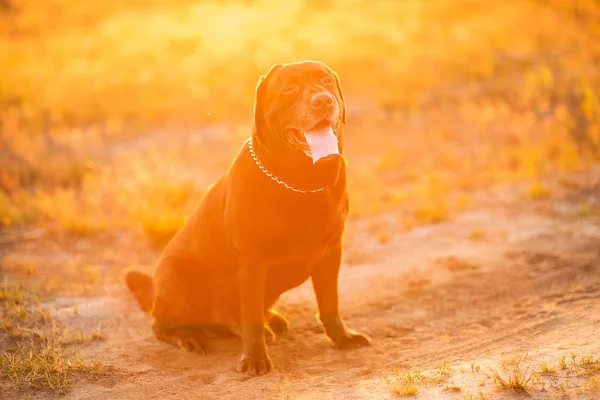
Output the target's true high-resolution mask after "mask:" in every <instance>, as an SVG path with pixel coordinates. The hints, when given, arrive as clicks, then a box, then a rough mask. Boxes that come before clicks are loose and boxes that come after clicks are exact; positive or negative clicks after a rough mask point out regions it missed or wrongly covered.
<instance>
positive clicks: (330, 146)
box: [304, 126, 340, 164]
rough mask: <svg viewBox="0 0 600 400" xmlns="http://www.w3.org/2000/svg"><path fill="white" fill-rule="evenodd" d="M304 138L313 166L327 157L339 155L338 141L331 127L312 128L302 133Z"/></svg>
mask: <svg viewBox="0 0 600 400" xmlns="http://www.w3.org/2000/svg"><path fill="white" fill-rule="evenodd" d="M304 137H306V143H308V146H309V147H310V154H311V155H312V159H313V164H314V163H316V162H317V161H319V160H320V159H321V158H325V157H327V156H329V155H332V154H340V150H339V149H338V141H337V138H336V137H335V134H334V133H333V129H331V126H323V127H318V128H313V129H311V130H310V131H307V132H304Z"/></svg>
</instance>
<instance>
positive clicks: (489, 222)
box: [0, 191, 600, 400]
mask: <svg viewBox="0 0 600 400" xmlns="http://www.w3.org/2000/svg"><path fill="white" fill-rule="evenodd" d="M598 196H599V193H598V191H596V192H590V193H586V194H580V195H578V196H576V197H572V198H566V199H564V200H561V201H557V202H554V203H548V204H546V206H545V207H543V208H542V211H540V205H539V203H533V202H532V203H522V202H521V203H511V202H509V203H508V204H507V203H506V202H504V204H502V203H501V202H500V201H498V200H494V199H493V198H491V200H489V201H488V202H487V204H485V206H482V207H475V208H473V209H472V210H471V211H469V212H467V213H465V214H463V215H461V216H460V217H459V218H458V219H456V220H455V221H453V222H447V223H442V224H438V225H433V226H428V227H423V228H419V229H415V230H412V231H410V232H398V233H396V234H394V235H391V236H390V238H389V240H388V241H387V242H385V243H384V244H382V243H380V242H379V241H378V240H375V239H373V238H372V237H370V236H369V234H368V228H367V227H368V226H369V224H371V223H372V221H370V220H369V219H362V220H356V221H353V222H352V223H351V224H350V226H349V228H348V243H347V246H346V247H347V251H346V263H345V265H344V267H343V272H342V275H341V278H340V292H341V299H342V310H343V313H344V315H345V316H346V319H347V322H348V323H349V324H350V325H351V326H353V327H355V328H356V329H359V330H362V331H364V332H365V333H367V334H369V335H370V336H371V337H372V339H373V346H372V347H371V348H365V349H360V350H355V351H337V350H334V349H332V348H331V347H330V345H329V343H328V342H327V340H326V338H325V336H324V335H322V334H321V332H320V328H319V326H318V324H317V322H316V320H315V316H314V314H315V303H314V296H313V294H312V291H311V287H310V284H309V283H308V282H307V283H305V284H304V285H302V286H301V287H299V288H297V289H295V290H293V291H291V292H288V293H287V294H285V295H284V296H283V298H282V299H281V301H280V303H279V307H278V308H279V310H280V311H281V312H282V313H284V314H285V315H286V316H287V317H288V318H289V319H290V320H291V328H290V331H289V333H288V334H287V335H285V336H282V337H280V338H278V340H277V342H276V343H274V344H272V345H271V346H270V351H271V356H272V358H273V361H274V363H275V368H276V370H275V372H273V373H272V374H270V375H268V376H265V377H260V378H249V377H246V376H245V375H240V374H238V373H236V372H235V370H234V368H235V365H236V362H237V359H238V356H239V352H240V343H239V342H236V341H229V342H220V343H215V344H214V347H215V350H214V352H213V353H212V354H210V355H207V356H200V355H193V354H188V353H186V352H184V351H178V350H176V349H174V348H172V347H170V346H167V345H164V344H161V343H160V342H158V341H157V340H156V339H155V338H154V337H153V336H152V333H151V330H150V325H149V323H150V321H149V318H148V317H147V316H145V315H143V314H142V313H141V312H139V311H138V310H137V308H136V307H135V305H134V303H133V300H132V298H131V297H130V296H129V294H128V293H127V292H126V291H125V288H124V286H123V285H122V283H121V281H120V273H121V270H122V266H123V265H125V263H128V264H127V265H130V264H131V262H135V263H137V264H139V265H141V266H142V267H145V268H148V269H150V268H151V265H152V262H153V260H154V257H155V256H156V254H154V253H152V252H147V253H142V252H140V253H136V252H135V251H131V250H130V251H129V252H123V253H121V252H119V251H117V252H114V253H111V252H110V251H109V252H108V253H107V254H112V258H111V260H110V261H106V260H105V262H107V263H108V266H107V269H106V271H108V272H106V273H105V275H103V277H102V279H103V280H104V287H105V290H104V291H103V292H102V294H101V295H99V296H94V297H85V298H71V299H69V300H68V301H64V302H62V303H61V302H55V303H54V304H53V308H54V314H53V315H54V317H55V318H57V319H59V320H61V321H62V322H65V323H66V324H73V323H74V322H77V324H78V325H80V326H84V327H90V328H92V327H94V326H97V325H98V324H101V326H102V331H103V332H104V335H105V337H106V339H105V340H103V341H98V342H94V343H93V344H91V345H90V346H88V347H86V349H85V350H84V355H85V356H87V357H90V358H93V359H95V360H98V361H99V362H100V363H102V364H103V365H105V366H109V367H108V368H109V369H108V371H109V373H107V374H105V375H104V376H103V377H100V378H98V379H96V380H92V381H89V380H83V379H82V380H80V381H77V382H75V383H74V385H73V387H72V390H71V391H70V392H69V393H68V394H67V395H66V397H65V398H67V399H88V400H92V399H98V400H100V399H102V400H105V399H147V400H149V399H388V398H392V397H393V396H394V395H393V391H394V390H396V391H397V392H398V393H400V392H401V391H402V390H403V389H402V385H401V384H397V383H396V384H395V383H393V381H394V379H395V378H401V377H402V376H403V375H402V374H403V373H404V371H413V372H415V371H420V372H421V373H422V374H425V375H427V374H429V376H430V379H427V380H422V381H419V382H418V383H417V385H416V386H417V389H418V392H417V394H416V395H417V396H418V398H424V399H429V398H443V399H446V398H448V399H454V398H458V399H461V398H467V399H468V398H473V399H475V398H484V399H488V398H489V399H495V398H521V397H522V396H525V397H527V396H528V395H526V394H524V393H521V392H511V391H510V390H504V391H503V390H500V389H499V388H498V387H497V385H495V384H494V382H493V379H492V377H491V376H492V371H502V366H501V361H502V360H506V359H508V358H511V357H515V356H520V355H524V354H526V353H527V354H528V359H527V361H526V363H527V364H526V365H527V366H528V367H529V368H532V371H539V370H540V365H542V364H543V363H547V364H548V365H549V366H554V367H556V366H557V365H559V362H560V360H561V358H562V357H563V356H565V357H566V360H567V361H568V367H567V368H566V369H565V370H564V371H563V370H561V369H560V368H558V367H556V368H557V370H558V372H555V373H548V374H544V375H542V374H537V373H536V374H534V375H533V378H534V379H532V381H531V382H529V385H528V391H529V393H530V395H531V397H533V398H539V399H546V398H589V399H595V398H598V396H599V395H600V394H599V392H598V391H599V390H600V385H598V384H596V383H595V382H597V379H598V376H599V375H600V371H599V370H598V368H595V369H591V368H590V369H587V370H586V369H585V368H583V367H582V366H581V365H580V364H581V362H580V359H581V357H588V356H593V357H595V358H596V359H597V357H598V355H599V354H600V340H598V337H600V218H599V217H598V216H595V217H594V216H592V217H590V216H582V215H581V213H579V212H578V209H579V208H578V205H579V204H581V202H582V201H584V200H589V199H592V200H593V199H598ZM596 201H597V200H596ZM380 218H385V216H382V217H380ZM473 232H480V233H479V234H477V235H475V234H474V233H473ZM115 240H116V239H115V238H113V239H107V243H106V246H107V248H110V247H111V246H117V247H116V248H120V247H123V248H125V247H127V243H122V244H121V245H119V244H118V243H116V242H115ZM34 243H35V242H34ZM34 243H31V244H30V245H29V246H33V247H31V248H30V249H29V250H27V245H24V247H23V248H22V251H23V254H34V248H36V249H37V255H38V256H40V257H48V259H50V260H52V259H54V260H55V261H56V262H60V261H59V260H57V259H60V255H61V254H62V255H63V256H64V257H68V256H69V254H71V255H73V254H78V255H79V256H80V257H82V258H88V259H89V258H92V254H94V253H97V251H96V250H95V249H97V248H98V246H101V245H102V244H101V243H94V244H92V245H90V243H86V242H85V241H84V240H82V241H81V242H75V243H73V245H72V246H73V247H72V248H70V249H64V248H63V249H59V248H57V247H53V248H51V247H46V251H45V253H44V251H42V249H40V247H39V243H37V244H34ZM28 251H29V253H27V252H28ZM100 258H102V257H100ZM132 258H133V260H132ZM63 261H64V260H63ZM571 352H573V353H574V357H573V356H572V353H571ZM582 368H583V369H582ZM579 370H580V371H579ZM394 371H396V372H394ZM577 371H579V372H577ZM386 377H388V379H390V378H389V377H391V379H392V383H391V384H390V383H388V382H386V379H385V378H386ZM394 377H395V378H394ZM434 377H435V378H434ZM400 381H401V382H403V381H402V379H400ZM399 385H400V387H399ZM47 396H48V395H47V394H44V393H38V394H37V395H33V397H31V398H40V399H42V398H47ZM569 396H575V397H569ZM0 397H1V396H0ZM17 398H18V397H17Z"/></svg>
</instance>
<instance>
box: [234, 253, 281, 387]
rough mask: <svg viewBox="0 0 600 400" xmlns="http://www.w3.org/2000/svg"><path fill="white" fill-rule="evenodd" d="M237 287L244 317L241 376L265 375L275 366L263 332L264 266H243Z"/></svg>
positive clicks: (240, 364)
mask: <svg viewBox="0 0 600 400" xmlns="http://www.w3.org/2000/svg"><path fill="white" fill-rule="evenodd" d="M238 286H239V292H240V302H241V304H240V306H241V316H242V342H243V352H242V358H241V359H240V362H239V365H238V371H239V372H248V373H250V374H253V375H263V374H266V373H268V372H269V371H271V369H272V367H273V364H272V362H271V359H270V358H269V354H268V353H267V345H266V343H265V328H264V314H265V307H264V293H265V266H264V264H243V265H241V268H240V270H239V275H238Z"/></svg>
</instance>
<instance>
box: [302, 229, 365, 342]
mask: <svg viewBox="0 0 600 400" xmlns="http://www.w3.org/2000/svg"><path fill="white" fill-rule="evenodd" d="M341 263H342V242H341V240H340V241H339V242H337V243H336V244H335V245H334V246H333V247H332V248H331V250H330V251H329V253H328V254H327V255H326V256H325V257H324V258H323V259H322V260H321V261H320V262H319V264H318V265H317V266H316V267H315V269H314V271H313V273H312V276H311V278H312V284H313V289H314V291H315V296H316V298H317V306H318V309H319V312H318V314H317V318H318V320H319V321H320V322H321V324H322V325H323V329H324V330H325V334H326V335H327V336H328V337H329V338H330V339H331V341H332V342H333V344H334V345H335V346H336V347H338V348H352V347H362V346H368V345H369V344H370V343H371V340H370V339H369V338H368V337H367V336H366V335H363V334H362V333H358V332H356V331H354V330H352V329H350V328H348V327H347V326H346V324H345V323H344V321H343V320H342V318H341V317H340V312H339V309H338V276H339V271H340V266H341Z"/></svg>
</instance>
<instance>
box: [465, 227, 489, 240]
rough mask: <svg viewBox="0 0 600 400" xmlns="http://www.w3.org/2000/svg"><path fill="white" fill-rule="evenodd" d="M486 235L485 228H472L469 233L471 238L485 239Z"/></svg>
mask: <svg viewBox="0 0 600 400" xmlns="http://www.w3.org/2000/svg"><path fill="white" fill-rule="evenodd" d="M485 237H486V232H485V230H483V229H472V230H471V232H470V233H469V239H471V240H483V239H485Z"/></svg>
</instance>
